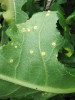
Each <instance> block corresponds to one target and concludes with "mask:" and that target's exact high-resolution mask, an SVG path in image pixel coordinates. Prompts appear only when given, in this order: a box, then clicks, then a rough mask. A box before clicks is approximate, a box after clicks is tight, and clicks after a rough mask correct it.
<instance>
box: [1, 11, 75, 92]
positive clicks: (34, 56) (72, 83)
mask: <svg viewBox="0 0 75 100" xmlns="http://www.w3.org/2000/svg"><path fill="white" fill-rule="evenodd" d="M57 20H58V17H57V12H51V11H48V12H41V13H38V14H35V15H33V17H32V18H31V19H30V20H29V21H27V22H26V23H22V24H18V25H17V28H18V30H16V29H14V30H13V31H12V29H11V28H10V29H9V30H8V31H7V33H8V35H9V36H10V38H11V41H10V42H9V43H8V45H6V46H4V47H3V48H0V79H1V80H4V82H9V84H10V83H14V84H16V85H20V86H23V87H28V88H32V89H36V90H41V91H45V92H51V93H52V92H53V93H69V92H75V77H74V74H75V70H74V69H73V70H72V69H71V68H68V67H65V66H64V65H63V64H61V63H60V62H59V61H58V59H57V56H58V51H59V50H60V49H61V48H62V47H63V46H64V44H65V39H64V38H63V36H61V35H60V32H59V31H58V30H57V28H56V27H57V26H56V23H57ZM3 85H5V86H6V83H3ZM0 86H1V85H0ZM10 87H12V85H10ZM15 87H16V86H15ZM2 89H3V87H2V86H1V87H0V93H1V91H2ZM3 91H5V90H3Z"/></svg>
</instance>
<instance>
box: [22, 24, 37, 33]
mask: <svg viewBox="0 0 75 100" xmlns="http://www.w3.org/2000/svg"><path fill="white" fill-rule="evenodd" d="M32 29H34V30H37V29H38V26H36V25H35V26H33V27H32ZM21 32H31V28H24V27H23V28H22V30H21Z"/></svg>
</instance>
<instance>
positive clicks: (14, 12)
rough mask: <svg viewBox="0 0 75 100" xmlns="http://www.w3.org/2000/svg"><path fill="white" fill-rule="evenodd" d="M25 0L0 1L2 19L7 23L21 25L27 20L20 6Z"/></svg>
mask: <svg viewBox="0 0 75 100" xmlns="http://www.w3.org/2000/svg"><path fill="white" fill-rule="evenodd" d="M26 2H27V0H0V3H1V6H2V8H3V9H4V10H6V11H5V12H3V17H4V19H5V20H6V21H7V22H8V23H9V24H12V23H14V22H15V23H22V22H24V21H26V20H27V18H28V16H27V14H26V13H25V12H24V11H22V6H23V5H24V4H25V3H26Z"/></svg>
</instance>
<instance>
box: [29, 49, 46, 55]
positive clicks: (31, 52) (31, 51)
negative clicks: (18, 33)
mask: <svg viewBox="0 0 75 100" xmlns="http://www.w3.org/2000/svg"><path fill="white" fill-rule="evenodd" d="M29 53H30V54H31V55H32V54H33V53H34V50H32V49H31V50H30V51H29ZM45 55H46V52H44V51H41V56H45Z"/></svg>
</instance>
